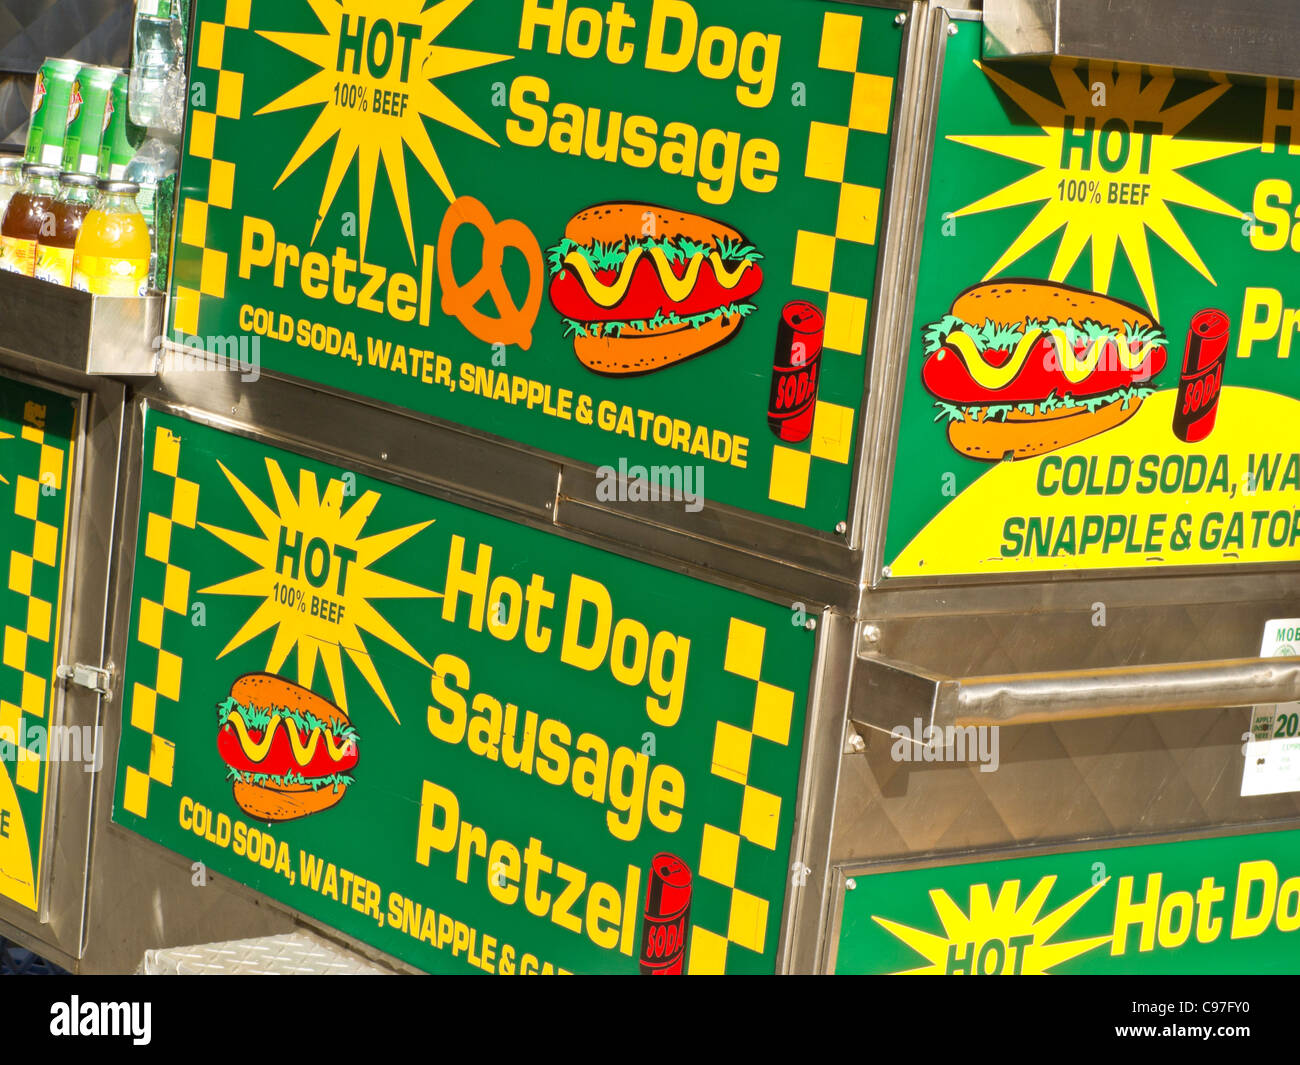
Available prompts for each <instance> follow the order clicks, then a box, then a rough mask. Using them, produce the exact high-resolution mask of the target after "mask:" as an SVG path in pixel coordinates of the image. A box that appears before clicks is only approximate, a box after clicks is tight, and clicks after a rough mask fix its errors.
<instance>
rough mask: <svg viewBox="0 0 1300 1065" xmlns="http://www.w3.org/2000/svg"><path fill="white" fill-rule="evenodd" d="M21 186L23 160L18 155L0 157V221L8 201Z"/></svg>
mask: <svg viewBox="0 0 1300 1065" xmlns="http://www.w3.org/2000/svg"><path fill="white" fill-rule="evenodd" d="M22 186H23V160H22V157H21V156H18V155H0V219H3V218H4V215H5V211H6V210H7V209H8V207H9V201H10V200H12V199H13V198H14V193H15V192H17V191H18V190H19V189H20V188H22Z"/></svg>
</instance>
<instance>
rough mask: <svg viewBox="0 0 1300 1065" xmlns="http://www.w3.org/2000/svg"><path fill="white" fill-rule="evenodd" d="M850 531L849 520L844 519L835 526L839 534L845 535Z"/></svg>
mask: <svg viewBox="0 0 1300 1065" xmlns="http://www.w3.org/2000/svg"><path fill="white" fill-rule="evenodd" d="M848 531H849V523H848V522H847V521H842V522H840V523H839V524H838V525H837V526H835V532H836V534H837V535H839V536H843V535H844V534H845V533H846V532H848Z"/></svg>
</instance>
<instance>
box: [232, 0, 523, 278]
mask: <svg viewBox="0 0 1300 1065" xmlns="http://www.w3.org/2000/svg"><path fill="white" fill-rule="evenodd" d="M473 2H474V0H442V2H441V3H438V4H434V5H432V6H430V5H429V4H428V3H426V0H389V3H387V4H384V5H382V12H381V11H380V10H379V8H380V7H381V5H378V4H375V3H374V2H373V0H307V3H308V4H310V5H311V9H312V11H313V12H314V13H315V15H316V18H317V19H318V20H319V22H320V24H321V26H322V27H324V33H271V32H265V31H262V32H260V36H262V37H265V38H266V39H267V40H268V41H271V42H272V43H273V44H276V45H278V46H279V47H281V48H283V49H285V50H286V51H289V52H292V53H293V54H294V55H297V56H301V57H302V58H303V59H306V60H307V61H308V62H310V63H313V64H315V65H316V66H317V67H319V68H320V70H319V71H318V73H316V74H313V75H312V76H311V77H309V78H308V79H307V80H306V81H304V82H303V83H302V84H301V85H298V86H296V87H295V88H293V89H291V90H290V91H289V92H287V93H285V94H284V95H283V96H281V97H280V98H279V99H278V100H275V101H273V102H272V103H269V104H267V105H266V106H265V107H263V108H262V109H261V110H260V111H259V112H258V114H259V115H265V114H270V113H273V112H277V111H288V110H293V109H295V108H300V107H321V106H322V105H323V108H322V110H321V112H320V115H319V116H318V117H317V119H316V122H315V124H314V125H313V126H312V128H311V130H310V131H309V132H308V133H307V136H306V138H305V139H304V140H303V142H302V144H300V145H299V146H298V149H297V151H295V152H294V154H293V158H291V159H290V160H289V164H288V165H287V166H286V167H285V169H284V173H282V174H281V175H280V179H279V180H278V181H277V182H276V184H275V187H276V188H277V189H278V188H279V187H280V186H281V185H283V184H284V182H285V181H287V180H288V179H289V178H290V177H291V176H292V175H293V174H294V173H295V172H296V171H297V170H298V168H299V167H301V166H302V165H303V163H305V162H306V161H307V160H308V159H310V158H311V157H312V156H314V155H315V154H316V153H317V152H318V151H320V150H321V149H322V148H324V147H325V146H326V145H327V144H329V142H330V141H331V140H334V141H335V143H334V147H333V157H332V160H331V162H330V169H329V176H328V177H327V178H326V181H325V189H324V192H323V193H322V195H321V201H320V214H319V216H318V217H317V219H316V228H315V230H314V231H313V232H312V242H313V243H315V240H316V237H317V236H318V235H319V233H320V229H321V225H322V224H323V223H324V221H325V218H326V216H327V215H328V214H329V210H330V207H331V206H332V205H333V203H334V199H335V197H336V196H337V195H338V192H339V188H340V186H341V185H342V184H343V179H344V177H345V176H346V175H347V172H348V170H349V168H350V167H351V165H352V161H353V160H354V159H356V160H359V161H360V205H361V211H360V215H361V217H360V236H361V253H362V255H364V254H365V251H366V242H367V239H368V237H369V233H370V216H371V212H372V208H373V205H374V197H375V183H376V180H377V178H378V174H379V164H380V162H381V161H382V162H383V164H384V169H385V171H386V173H387V175H388V183H389V186H390V187H391V189H392V192H393V198H394V199H395V200H396V203H397V210H398V213H399V214H400V216H401V219H402V226H403V228H404V229H405V231H406V242H407V244H408V246H409V247H410V249H411V258H412V259H414V258H415V234H414V232H413V229H412V226H411V203H410V189H409V186H408V183H407V175H406V155H405V150H406V149H407V148H409V149H410V151H411V154H412V155H413V156H414V157H415V159H416V160H417V161H418V162H419V164H420V165H421V166H422V167H423V168H424V170H425V171H426V172H427V173H428V175H429V176H430V177H431V178H432V179H433V180H434V182H435V183H436V184H437V186H438V188H439V189H440V190H441V191H442V194H443V195H444V196H446V197H447V200H448V202H451V201H452V200H454V199H455V198H456V196H455V193H454V192H453V190H452V184H451V181H450V179H449V178H448V177H447V172H446V169H445V168H444V167H443V165H442V161H441V160H440V159H439V158H438V152H437V149H436V148H435V147H434V144H433V141H432V140H431V139H430V136H429V130H428V127H427V126H426V125H425V120H426V119H430V120H432V121H433V122H437V123H439V124H440V125H443V126H446V127H448V128H449V129H453V130H456V131H457V132H459V133H463V134H467V135H468V136H471V137H474V138H477V139H478V140H480V141H484V142H485V143H487V144H491V145H492V146H493V147H498V146H499V145H498V144H497V142H496V141H495V140H493V138H492V137H491V136H489V135H488V134H487V133H485V132H484V131H483V130H482V129H481V128H480V127H479V125H478V124H477V123H476V122H475V121H474V120H473V119H472V118H470V117H469V115H467V114H466V113H465V112H464V111H463V110H461V108H460V107H459V106H458V105H457V104H456V103H454V102H453V101H452V100H451V98H450V97H448V96H447V94H446V93H444V92H443V91H442V90H441V89H439V88H438V86H437V85H436V84H434V83H435V82H436V81H437V80H438V79H439V78H442V77H446V76H447V75H450V74H458V73H460V72H462V71H466V70H474V69H477V68H478V67H484V66H489V65H490V64H492V63H499V62H502V61H503V60H507V59H511V58H513V57H512V56H508V55H495V54H492V53H489V52H475V51H470V50H467V49H462V48H448V47H445V46H443V45H440V44H438V43H437V40H438V37H439V36H440V35H441V34H442V32H443V31H444V30H446V29H447V27H448V26H450V25H451V24H452V23H453V22H454V21H455V20H456V19H457V18H458V17H459V16H460V15H461V14H462V13H463V12H464V11H465V9H466V8H468V7H469V6H470V5H471V4H472V3H473ZM426 7H428V10H427V11H426V10H425V8H426ZM336 138H337V139H336Z"/></svg>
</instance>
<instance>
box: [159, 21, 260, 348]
mask: <svg viewBox="0 0 1300 1065" xmlns="http://www.w3.org/2000/svg"><path fill="white" fill-rule="evenodd" d="M251 4H252V0H226V14H225V19H224V20H223V21H222V22H201V23H199V28H198V37H197V46H196V48H195V51H194V66H195V67H196V68H198V69H201V70H215V71H216V72H217V98H216V101H215V106H214V108H213V110H211V111H199V110H197V109H196V110H194V111H193V112H192V114H191V119H190V148H189V154H190V157H191V158H193V159H206V160H208V161H209V164H210V166H211V172H210V177H209V179H208V190H207V199H206V200H203V199H198V198H197V197H187V198H185V200H184V201H183V202H182V204H181V210H180V233H179V234H178V239H179V241H180V243H181V244H183V245H185V246H187V247H190V248H198V249H199V251H200V252H201V253H202V265H201V266H200V269H199V287H198V288H197V289H195V288H190V287H189V286H187V285H181V284H177V285H176V286H175V292H174V294H173V296H172V299H173V300H174V301H175V302H174V304H173V308H172V328H173V329H175V330H178V331H179V332H182V333H184V334H185V335H186V336H194V335H196V334H197V333H198V331H199V309H200V307H201V305H202V302H203V297H204V296H211V297H213V298H214V299H224V298H225V295H226V277H227V272H228V270H229V266H230V256H229V255H228V254H227V253H226V252H224V251H218V250H217V249H215V248H209V247H208V246H207V241H208V218H209V215H210V214H211V212H212V211H214V210H218V211H229V210H230V209H231V208H232V207H233V206H234V201H235V164H234V163H230V162H226V161H224V160H221V159H217V158H215V155H214V153H215V150H216V139H217V121H218V120H219V119H223V118H228V119H234V120H236V121H238V120H239V118H240V117H241V115H242V114H243V108H244V75H243V74H240V73H238V72H237V71H233V70H225V69H223V68H222V65H221V64H222V61H223V60H224V58H225V50H226V30H228V29H236V30H246V29H248V19H249V10H250V7H251Z"/></svg>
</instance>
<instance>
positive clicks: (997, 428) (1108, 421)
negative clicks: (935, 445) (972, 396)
mask: <svg viewBox="0 0 1300 1065" xmlns="http://www.w3.org/2000/svg"><path fill="white" fill-rule="evenodd" d="M1140 406H1142V402H1141V400H1137V399H1134V400H1130V401H1129V405H1128V409H1127V410H1126V409H1125V408H1124V401H1123V400H1122V399H1117V400H1115V401H1114V402H1113V403H1108V404H1106V405H1105V406H1104V407H1098V408H1097V409H1096V410H1095V411H1091V412H1090V411H1088V410H1086V409H1082V408H1066V409H1058V410H1054V411H1049V412H1047V413H1043V414H1034V415H1032V416H1031V415H1025V414H1023V413H1020V412H1014V413H1012V414H1010V415H1008V416H1007V420H1006V421H1004V422H1003V421H990V420H989V419H988V408H987V407H985V408H983V409H982V411H981V415H980V417H979V418H972V417H970V416H969V415H967V417H966V420H965V421H960V422H952V423H950V424H949V426H948V440H949V441H950V442H951V444H952V446H953V447H955V448H956V449H957V450H958V451H960V452H961V453H962V454H963V455H969V456H970V457H971V458H973V459H980V460H981V461H984V462H1000V461H1001V460H1002V459H1004V458H1006V456H1007V455H1008V454H1009V455H1011V456H1012V457H1014V458H1017V459H1031V458H1036V457H1038V456H1039V455H1046V454H1047V453H1048V452H1051V451H1056V450H1058V449H1059V448H1063V447H1069V446H1070V445H1071V444H1077V443H1079V442H1080V441H1082V440H1087V439H1089V438H1090V437H1093V436H1097V435H1098V434H1099V433H1104V432H1107V431H1108V430H1110V429H1114V428H1115V427H1116V426H1118V425H1123V424H1124V423H1125V422H1126V421H1128V420H1129V419H1130V418H1131V417H1133V415H1135V414H1136V413H1137V412H1138V408H1139V407H1140Z"/></svg>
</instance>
